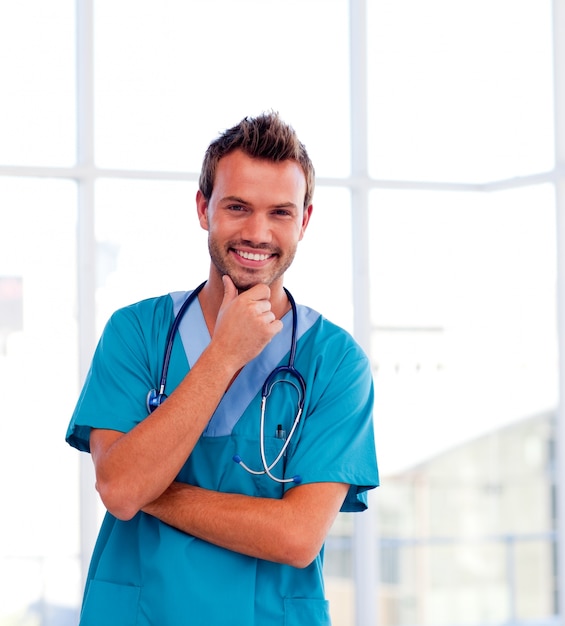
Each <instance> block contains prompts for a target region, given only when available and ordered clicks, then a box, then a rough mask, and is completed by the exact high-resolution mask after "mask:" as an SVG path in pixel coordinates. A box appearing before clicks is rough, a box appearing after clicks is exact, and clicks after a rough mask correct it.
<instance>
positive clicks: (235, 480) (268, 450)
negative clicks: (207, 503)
mask: <svg viewBox="0 0 565 626" xmlns="http://www.w3.org/2000/svg"><path fill="white" fill-rule="evenodd" d="M283 443H284V441H283V440H281V439H277V438H276V437H265V455H266V457H267V461H268V462H269V461H271V460H274V459H275V458H276V456H277V455H278V454H279V452H280V451H281V449H282V446H283ZM236 455H239V456H240V457H241V459H242V460H243V462H244V463H245V464H246V465H248V466H249V467H250V468H251V469H253V470H262V469H263V466H262V463H261V455H260V451H259V441H258V439H255V438H248V437H245V436H243V435H236V434H233V435H229V436H228V435H226V436H223V437H201V438H200V440H199V441H198V443H197V445H196V446H195V448H194V450H193V451H192V454H191V455H190V457H189V459H188V460H187V462H186V463H185V465H184V467H183V468H182V469H181V471H180V472H179V474H178V477H177V478H178V480H180V481H182V482H186V483H189V484H192V485H197V486H198V487H203V488H204V489H212V490H214V491H222V492H224V493H241V494H243V495H248V496H258V497H267V498H282V496H283V493H284V485H282V484H281V483H278V482H276V481H274V480H272V479H271V478H269V477H268V476H267V475H266V474H260V475H254V474H251V473H249V472H247V471H246V470H245V469H244V468H243V467H242V466H241V465H240V464H238V463H236V462H235V461H234V460H233V458H234V456H236ZM284 465H285V459H284V458H283V459H281V461H280V463H278V464H277V466H276V468H273V470H272V472H273V474H274V475H275V476H283V472H284Z"/></svg>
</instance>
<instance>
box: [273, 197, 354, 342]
mask: <svg viewBox="0 0 565 626" xmlns="http://www.w3.org/2000/svg"><path fill="white" fill-rule="evenodd" d="M285 285H286V286H287V287H288V288H289V289H290V290H291V291H292V293H293V295H294V297H295V298H296V301H297V302H300V303H302V304H306V305H308V306H310V307H312V308H313V309H316V310H317V311H319V312H320V313H322V315H324V317H326V318H328V319H329V320H330V321H332V322H334V323H336V324H339V325H340V326H342V327H343V328H346V329H347V330H348V331H349V332H352V331H353V303H352V294H353V277H352V242H351V197H350V194H349V192H348V191H347V190H345V189H336V188H330V187H318V188H317V189H316V194H315V197H314V211H313V213H312V218H311V220H310V223H309V224H308V229H307V230H306V234H305V235H304V239H303V240H302V241H301V242H300V244H299V246H298V252H297V253H296V258H295V260H294V263H293V264H292V266H291V267H290V268H289V270H288V272H287V275H286V279H285Z"/></svg>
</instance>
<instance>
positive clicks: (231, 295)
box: [222, 274, 237, 304]
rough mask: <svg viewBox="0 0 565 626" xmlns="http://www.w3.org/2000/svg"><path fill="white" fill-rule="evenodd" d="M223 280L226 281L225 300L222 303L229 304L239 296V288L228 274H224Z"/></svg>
mask: <svg viewBox="0 0 565 626" xmlns="http://www.w3.org/2000/svg"><path fill="white" fill-rule="evenodd" d="M222 282H223V283H224V300H223V303H222V304H227V303H228V302H231V301H232V300H234V299H235V298H237V289H236V286H235V285H234V284H233V280H232V279H231V278H230V277H229V276H228V275H227V274H224V275H223V276H222Z"/></svg>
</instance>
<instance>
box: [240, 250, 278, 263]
mask: <svg viewBox="0 0 565 626" xmlns="http://www.w3.org/2000/svg"><path fill="white" fill-rule="evenodd" d="M234 252H235V253H236V254H237V255H238V256H240V257H241V258H242V259H246V260H247V261H266V260H267V259H268V258H269V257H271V256H273V255H272V254H265V253H260V252H244V251H243V250H235V249H234Z"/></svg>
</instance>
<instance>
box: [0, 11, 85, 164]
mask: <svg viewBox="0 0 565 626" xmlns="http://www.w3.org/2000/svg"><path fill="white" fill-rule="evenodd" d="M74 27H75V2H74V1H73V0H51V1H50V2H44V1H43V0H18V2H2V3H0V59H2V63H0V85H2V97H0V163H4V164H7V165H61V166H65V165H71V164H72V163H74V161H75V154H76V151H75V123H76V122H75V120H76V118H75V33H74Z"/></svg>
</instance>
